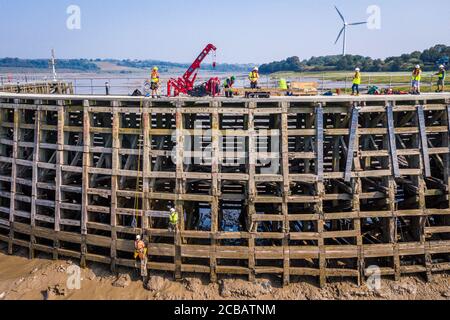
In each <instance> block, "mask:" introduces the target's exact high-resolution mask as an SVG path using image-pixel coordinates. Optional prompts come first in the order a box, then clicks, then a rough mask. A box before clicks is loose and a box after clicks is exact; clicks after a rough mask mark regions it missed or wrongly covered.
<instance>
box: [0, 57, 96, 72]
mask: <svg viewBox="0 0 450 320" xmlns="http://www.w3.org/2000/svg"><path fill="white" fill-rule="evenodd" d="M0 68H32V69H48V68H49V60H46V59H18V58H3V59H0ZM57 68H58V69H69V70H78V71H98V70H100V68H99V67H98V66H97V65H96V64H95V63H94V62H92V61H90V60H87V59H68V60H64V59H62V60H57Z"/></svg>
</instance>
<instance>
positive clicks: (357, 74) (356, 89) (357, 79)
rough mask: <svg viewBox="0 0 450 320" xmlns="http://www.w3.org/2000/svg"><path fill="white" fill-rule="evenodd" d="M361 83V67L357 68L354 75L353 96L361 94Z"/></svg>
mask: <svg viewBox="0 0 450 320" xmlns="http://www.w3.org/2000/svg"><path fill="white" fill-rule="evenodd" d="M360 85H361V69H359V68H356V69H355V75H354V76H353V86H352V96H355V95H356V96H359V86H360Z"/></svg>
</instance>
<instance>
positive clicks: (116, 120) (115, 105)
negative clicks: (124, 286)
mask: <svg viewBox="0 0 450 320" xmlns="http://www.w3.org/2000/svg"><path fill="white" fill-rule="evenodd" d="M119 107H120V102H118V101H114V100H113V101H111V108H112V161H111V162H112V170H111V171H112V175H111V211H110V212H111V217H110V223H111V272H112V273H116V271H117V206H118V203H117V193H118V191H119V178H118V174H119V166H120V161H119V150H120V147H121V146H120V137H119V130H120V113H119ZM137 143H138V144H139V139H138V142H137Z"/></svg>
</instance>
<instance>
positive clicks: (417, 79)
mask: <svg viewBox="0 0 450 320" xmlns="http://www.w3.org/2000/svg"><path fill="white" fill-rule="evenodd" d="M434 76H437V79H438V80H437V89H436V92H443V91H444V88H445V78H446V69H445V66H444V65H440V66H439V71H438V72H437V73H435V74H434ZM236 80H237V78H236V76H234V75H233V76H231V77H228V78H226V79H225V80H224V81H223V84H222V86H223V89H224V90H223V91H224V95H225V97H227V98H232V97H233V95H234V93H235V92H236V89H235V87H234V86H235V84H236ZM259 80H260V74H259V68H258V67H254V68H253V70H252V71H251V72H250V73H249V75H248V81H249V83H250V89H259V87H258V84H259ZM421 80H422V68H421V66H420V65H416V66H415V67H414V69H413V71H412V75H411V89H410V94H420V86H421ZM160 82H161V80H160V74H159V70H158V67H154V68H153V69H152V73H151V79H150V80H149V81H148V83H149V84H150V90H151V96H152V98H155V97H158V96H159V95H158V90H159V88H160ZM361 83H362V74H361V69H360V68H359V67H358V68H355V73H354V75H353V80H352V93H351V94H352V95H354V96H355V95H356V96H358V95H359V94H360V86H361ZM288 88H289V83H288V82H287V81H286V80H285V79H280V80H279V87H278V89H280V90H288ZM148 95H149V96H150V94H148Z"/></svg>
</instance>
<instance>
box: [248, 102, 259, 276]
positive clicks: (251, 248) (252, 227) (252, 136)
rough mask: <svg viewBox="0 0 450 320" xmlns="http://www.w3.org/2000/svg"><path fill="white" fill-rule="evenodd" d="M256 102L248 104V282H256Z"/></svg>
mask: <svg viewBox="0 0 450 320" xmlns="http://www.w3.org/2000/svg"><path fill="white" fill-rule="evenodd" d="M256 107H257V105H256V102H254V101H251V102H248V168H247V170H248V175H249V178H248V195H247V199H248V218H247V221H248V222H247V224H248V232H249V239H248V278H249V281H250V282H255V281H256V272H255V271H256V270H255V267H256V261H255V257H256V254H255V253H256V252H255V233H256V232H257V231H258V223H257V222H256V221H254V220H253V219H254V217H255V215H256V209H255V200H256V184H255V174H256V131H255V109H256Z"/></svg>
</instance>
